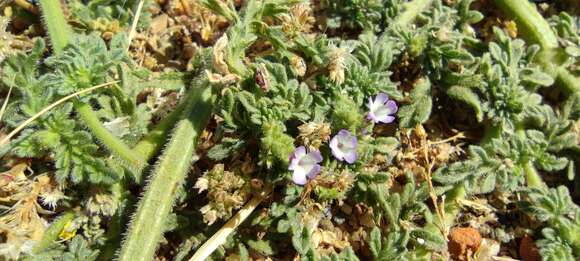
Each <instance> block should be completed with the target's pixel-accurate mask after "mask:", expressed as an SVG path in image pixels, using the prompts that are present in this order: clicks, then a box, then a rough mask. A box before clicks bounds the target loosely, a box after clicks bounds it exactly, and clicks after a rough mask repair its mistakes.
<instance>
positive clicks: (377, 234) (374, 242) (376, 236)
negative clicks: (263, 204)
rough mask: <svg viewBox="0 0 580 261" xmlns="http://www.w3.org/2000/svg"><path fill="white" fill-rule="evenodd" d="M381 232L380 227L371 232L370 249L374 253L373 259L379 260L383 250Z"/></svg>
mask: <svg viewBox="0 0 580 261" xmlns="http://www.w3.org/2000/svg"><path fill="white" fill-rule="evenodd" d="M381 240H382V239H381V231H380V230H379V228H378V227H374V228H373V230H371V234H370V240H369V247H370V249H371V253H373V257H374V258H375V259H376V258H379V254H380V252H381V250H382V243H381Z"/></svg>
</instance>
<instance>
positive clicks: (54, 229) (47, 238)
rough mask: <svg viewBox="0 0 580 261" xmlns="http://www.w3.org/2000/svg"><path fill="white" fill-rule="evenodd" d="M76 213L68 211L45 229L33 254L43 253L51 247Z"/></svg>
mask: <svg viewBox="0 0 580 261" xmlns="http://www.w3.org/2000/svg"><path fill="white" fill-rule="evenodd" d="M74 217H75V215H74V214H73V213H72V212H66V213H64V214H63V215H62V216H60V217H59V218H58V219H57V220H55V221H54V222H52V224H50V226H49V227H48V228H47V229H46V231H44V235H43V236H42V239H41V240H40V241H39V242H38V243H36V245H35V246H34V248H33V249H32V253H33V254H38V253H41V252H42V251H44V250H46V249H47V248H49V247H50V246H51V245H52V244H54V242H55V241H56V240H57V239H58V235H59V234H60V232H61V231H62V230H63V229H64V227H65V225H66V224H68V223H69V222H71V221H72V220H73V219H74Z"/></svg>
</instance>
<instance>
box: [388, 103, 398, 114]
mask: <svg viewBox="0 0 580 261" xmlns="http://www.w3.org/2000/svg"><path fill="white" fill-rule="evenodd" d="M385 105H386V107H387V108H388V109H389V111H390V113H389V114H394V113H396V112H397V111H398V110H399V107H398V106H397V103H396V102H395V101H393V100H390V101H388V102H387V103H386V104H385Z"/></svg>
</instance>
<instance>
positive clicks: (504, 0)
mask: <svg viewBox="0 0 580 261" xmlns="http://www.w3.org/2000/svg"><path fill="white" fill-rule="evenodd" d="M495 2H496V5H497V6H498V7H499V8H500V9H501V10H502V11H503V12H505V13H506V14H507V15H508V16H510V17H511V18H513V19H514V20H515V21H516V23H517V24H518V31H519V32H521V35H522V38H524V39H525V40H526V41H527V42H528V43H530V44H538V45H540V47H541V48H542V52H544V53H552V52H554V51H557V50H558V49H559V45H558V38H557V37H556V34H554V32H553V31H552V29H551V28H550V25H549V24H548V22H547V21H546V20H545V19H544V18H543V17H542V15H541V14H540V13H539V12H538V10H537V9H536V7H535V6H534V5H533V4H532V3H530V2H529V1H528V0H496V1H495ZM546 58H548V59H546ZM538 60H539V61H538V62H539V64H540V65H541V66H542V67H544V70H546V71H547V73H550V74H551V75H552V76H554V77H555V78H556V84H557V86H559V87H560V88H561V89H562V90H564V91H565V92H567V93H575V92H578V91H580V85H579V84H578V81H579V80H580V79H579V78H578V77H574V76H573V75H572V74H571V73H570V72H568V70H566V69H564V68H558V69H555V70H554V69H551V68H550V67H553V66H554V64H558V63H557V62H556V61H555V60H554V57H547V56H541V57H540V59H538Z"/></svg>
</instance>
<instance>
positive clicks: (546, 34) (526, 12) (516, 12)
mask: <svg viewBox="0 0 580 261" xmlns="http://www.w3.org/2000/svg"><path fill="white" fill-rule="evenodd" d="M495 2H496V4H497V5H498V7H499V8H500V9H501V10H502V11H503V12H504V13H506V14H507V15H508V16H510V17H511V18H513V19H514V20H515V22H516V23H517V24H518V31H519V32H520V33H521V35H522V36H523V37H524V39H526V40H527V41H530V42H532V43H537V44H539V45H540V47H542V49H543V50H549V49H554V48H558V38H556V35H555V34H554V32H552V29H551V28H550V25H549V24H548V23H547V22H546V20H544V18H543V17H542V15H541V14H540V13H538V10H537V9H536V7H535V6H534V5H533V4H532V3H530V2H529V1H528V0H496V1H495Z"/></svg>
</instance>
